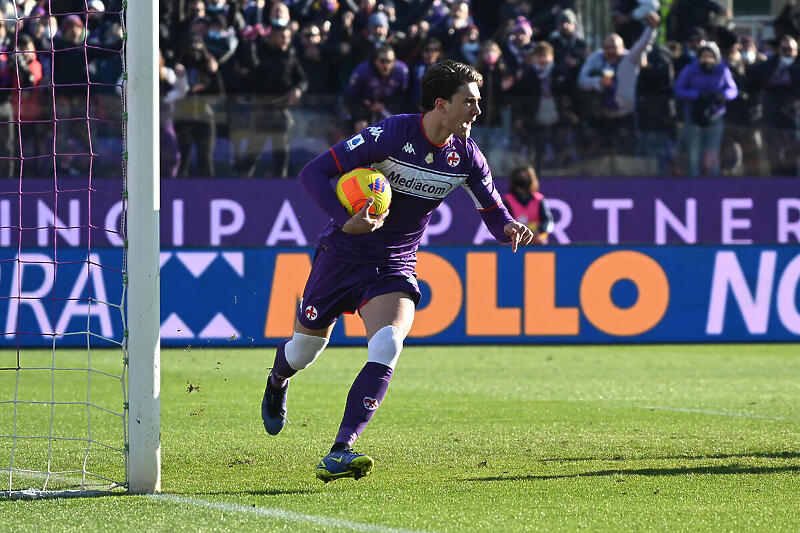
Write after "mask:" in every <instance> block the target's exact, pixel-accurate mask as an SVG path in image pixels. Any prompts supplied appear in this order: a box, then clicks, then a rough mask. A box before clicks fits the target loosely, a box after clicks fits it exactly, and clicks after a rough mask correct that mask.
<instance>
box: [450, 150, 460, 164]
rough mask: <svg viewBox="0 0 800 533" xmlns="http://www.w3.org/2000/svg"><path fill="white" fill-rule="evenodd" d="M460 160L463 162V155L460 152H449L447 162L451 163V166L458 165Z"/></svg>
mask: <svg viewBox="0 0 800 533" xmlns="http://www.w3.org/2000/svg"><path fill="white" fill-rule="evenodd" d="M460 162H461V156H460V155H458V152H455V151H450V152H447V164H448V165H450V166H451V167H455V166H458V164H459V163H460Z"/></svg>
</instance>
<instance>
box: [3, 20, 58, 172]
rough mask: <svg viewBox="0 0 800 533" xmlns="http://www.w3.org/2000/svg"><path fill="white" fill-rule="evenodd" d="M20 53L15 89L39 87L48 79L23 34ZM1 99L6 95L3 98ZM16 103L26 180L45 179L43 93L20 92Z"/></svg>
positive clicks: (31, 43)
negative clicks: (43, 162) (16, 87)
mask: <svg viewBox="0 0 800 533" xmlns="http://www.w3.org/2000/svg"><path fill="white" fill-rule="evenodd" d="M17 49H18V51H19V52H20V53H18V54H17V62H18V63H19V74H18V75H17V74H16V72H15V73H14V75H15V77H16V78H17V81H15V83H14V86H19V87H21V88H25V87H37V86H39V85H40V84H41V83H42V79H43V78H44V72H43V71H42V64H41V63H40V62H39V59H38V57H37V55H38V54H37V53H36V47H35V46H34V43H33V39H32V38H31V37H30V35H27V34H25V33H22V34H20V35H19V36H18V38H17ZM0 92H4V91H0ZM1 99H2V95H0V100H1ZM12 103H13V104H14V105H15V106H18V107H17V108H16V109H15V113H14V115H15V116H17V114H18V116H19V119H20V134H21V146H22V154H21V155H22V157H23V158H24V161H23V165H24V167H23V168H22V172H23V177H24V176H36V177H39V176H43V175H44V172H43V165H42V161H41V159H39V156H42V155H44V154H46V153H48V152H47V151H46V145H47V136H48V135H47V134H48V129H49V124H46V123H43V122H44V121H43V119H44V116H43V115H44V114H43V113H42V92H41V91H38V90H23V91H20V92H19V94H18V95H14V96H13V101H12ZM0 120H2V119H0ZM51 149H52V145H51ZM0 163H2V162H0Z"/></svg>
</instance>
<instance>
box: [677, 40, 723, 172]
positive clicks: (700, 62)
mask: <svg viewBox="0 0 800 533" xmlns="http://www.w3.org/2000/svg"><path fill="white" fill-rule="evenodd" d="M675 94H676V96H677V97H678V98H679V99H681V100H683V105H684V107H683V112H684V139H683V143H684V148H685V150H686V151H687V157H688V161H689V176H692V177H694V176H699V175H701V166H704V167H705V173H706V174H707V175H711V176H718V175H719V169H720V161H719V151H720V145H721V143H722V135H723V132H724V129H725V123H724V115H725V107H726V102H728V101H730V100H733V99H734V98H736V95H737V94H738V90H737V88H736V84H735V83H734V81H733V77H732V76H731V72H730V70H729V69H728V66H727V65H726V64H725V63H723V62H722V61H721V57H720V52H719V48H717V45H716V43H713V42H710V43H707V44H706V45H705V46H703V47H702V48H700V50H699V53H698V56H697V61H695V62H694V63H692V64H691V65H689V66H688V67H686V68H685V69H683V72H681V74H680V76H678V81H677V82H676V83H675Z"/></svg>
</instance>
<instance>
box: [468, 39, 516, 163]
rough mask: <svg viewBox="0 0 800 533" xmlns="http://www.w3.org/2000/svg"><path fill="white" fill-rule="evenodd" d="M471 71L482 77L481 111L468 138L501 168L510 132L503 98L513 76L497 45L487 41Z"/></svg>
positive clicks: (511, 82)
mask: <svg viewBox="0 0 800 533" xmlns="http://www.w3.org/2000/svg"><path fill="white" fill-rule="evenodd" d="M475 68H476V69H477V70H478V72H479V73H480V74H481V75H482V76H483V86H482V87H481V93H482V99H481V109H482V112H481V114H480V115H478V118H477V119H476V121H475V125H474V126H473V128H472V135H473V136H474V137H475V140H476V141H477V142H478V144H479V145H480V146H481V149H482V150H483V152H484V154H486V155H487V159H488V160H489V161H490V162H491V161H493V163H492V164H493V165H495V167H501V166H502V165H501V163H502V162H503V161H504V160H505V158H504V155H505V154H504V153H503V149H504V148H507V147H508V141H509V139H508V132H509V129H510V124H505V120H506V117H507V115H508V114H507V113H506V110H507V106H508V104H507V102H508V100H507V99H506V95H507V94H508V91H509V89H511V87H512V86H513V85H514V76H513V75H512V74H511V72H510V71H509V70H508V67H507V66H506V63H505V61H504V59H503V54H502V52H501V51H500V46H498V45H497V43H495V42H494V41H491V40H487V41H485V42H484V43H483V44H482V45H481V48H480V51H479V53H478V60H477V61H476V62H475ZM508 118H509V119H510V117H508Z"/></svg>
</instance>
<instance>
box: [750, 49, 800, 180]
mask: <svg viewBox="0 0 800 533" xmlns="http://www.w3.org/2000/svg"><path fill="white" fill-rule="evenodd" d="M797 56H798V53H797V41H796V40H795V39H794V37H791V36H788V35H787V36H784V38H783V39H781V41H780V47H779V49H778V54H776V55H774V56H773V57H771V58H769V59H768V60H767V61H764V62H763V63H761V64H760V65H759V67H758V70H757V72H758V73H757V83H758V86H759V88H762V89H763V105H764V121H763V124H764V144H765V145H766V147H767V153H768V154H769V158H770V165H771V167H772V174H773V175H779V176H797V175H798V172H799V171H800V169H798V157H799V156H798V150H800V147H798V142H797V132H798V131H800V61H798V59H797Z"/></svg>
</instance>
